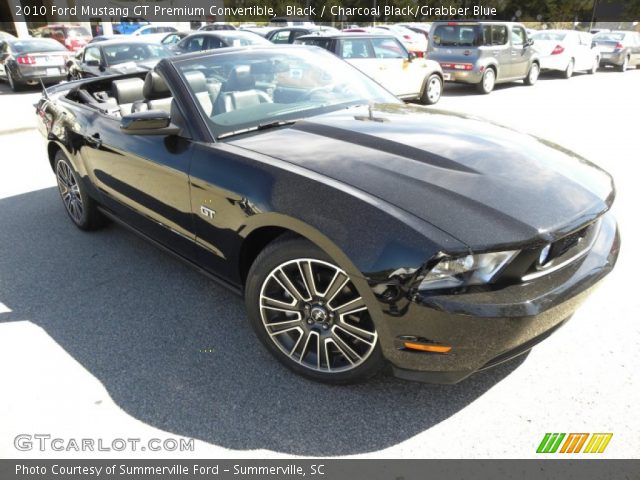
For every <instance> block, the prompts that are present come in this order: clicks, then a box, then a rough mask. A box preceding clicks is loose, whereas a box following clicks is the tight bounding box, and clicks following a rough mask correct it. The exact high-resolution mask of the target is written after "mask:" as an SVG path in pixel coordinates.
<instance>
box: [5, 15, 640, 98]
mask: <svg viewBox="0 0 640 480" xmlns="http://www.w3.org/2000/svg"><path fill="white" fill-rule="evenodd" d="M122 24H123V25H126V26H128V28H129V30H127V29H125V28H121V29H120V30H122V31H130V32H131V33H130V34H129V35H126V36H125V35H113V36H106V35H102V36H97V37H95V38H93V39H90V38H89V40H88V37H87V35H85V33H88V32H86V29H84V27H77V26H65V25H51V26H48V27H43V28H42V29H40V33H41V35H42V37H49V38H52V39H55V40H57V41H58V42H59V43H60V44H61V45H64V46H65V47H66V48H67V49H69V50H72V51H76V52H77V55H76V57H75V58H73V59H70V61H68V62H67V68H68V71H67V77H68V79H69V80H71V79H79V78H84V77H89V76H100V75H108V74H113V73H121V72H134V71H140V70H149V69H151V68H153V67H154V66H155V64H156V63H157V62H158V61H159V60H160V59H162V58H165V57H166V56H169V55H181V54H185V53H191V52H199V51H204V50H214V49H217V48H224V47H235V46H241V47H248V46H256V45H267V44H270V43H275V44H290V43H296V44H303V45H307V46H315V47H320V48H324V49H325V50H328V51H330V52H332V53H334V54H335V55H337V56H338V57H341V58H343V59H344V60H346V61H347V62H348V63H350V64H351V65H353V66H355V67H356V68H358V69H360V70H361V71H363V72H364V73H366V74H367V75H368V76H370V77H371V78H373V79H374V80H376V81H377V82H378V83H380V84H381V85H383V86H384V87H385V88H387V89H388V90H389V91H391V92H392V93H393V94H395V95H396V96H398V97H399V98H402V99H405V100H418V101H420V102H421V103H423V104H427V105H432V104H435V103H437V102H438V100H439V99H440V97H441V95H442V92H443V89H444V85H445V82H459V83H467V84H473V85H476V88H477V89H478V91H479V92H481V93H485V94H486V93H490V92H491V91H492V90H493V89H494V87H495V85H497V84H499V83H506V82H513V81H518V80H523V81H524V83H525V84H527V85H533V84H534V83H536V81H537V80H538V77H539V74H540V72H541V71H558V72H561V74H562V75H563V76H564V77H565V78H570V77H571V76H572V75H573V73H574V72H575V71H585V72H588V73H591V74H593V73H595V72H596V71H597V70H598V68H599V67H600V66H606V65H613V66H615V67H617V68H618V69H620V70H622V71H624V70H626V69H627V68H629V67H633V66H638V65H640V33H637V32H624V31H620V32H611V31H606V32H599V33H598V34H596V35H595V36H594V35H592V34H590V33H586V32H579V31H573V30H541V31H533V32H532V31H530V30H527V29H526V28H525V26H524V25H522V24H519V23H513V22H482V21H460V22H451V21H447V22H434V23H433V24H431V25H428V28H429V31H428V33H427V31H426V29H427V25H425V24H403V25H378V26H376V27H357V26H356V27H352V28H349V29H345V30H343V31H342V32H341V31H338V30H337V29H334V28H331V27H322V26H318V25H313V24H310V23H308V22H300V24H291V25H289V24H285V25H284V26H280V27H269V28H265V32H259V31H257V30H258V27H256V26H255V25H245V26H244V27H242V28H241V29H236V28H235V27H233V26H232V25H230V24H227V23H223V22H218V23H213V24H208V25H204V26H203V27H201V28H200V29H199V30H197V31H183V32H178V31H177V30H176V29H175V28H173V27H169V26H159V25H151V24H147V25H144V24H143V25H140V24H138V23H134V22H128V23H126V22H123V23H122ZM132 25H136V26H137V28H136V29H135V30H133V29H132V28H130V27H131V26H132ZM411 29H413V30H411ZM407 32H409V33H407ZM428 38H429V39H430V41H427V39H428ZM42 39H43V40H44V39H45V38H42ZM7 42H8V41H7ZM7 45H8V43H7ZM96 45H101V46H100V47H97V46H96ZM107 52H108V53H107ZM421 57H426V58H421ZM8 58H9V57H8V56H7V59H8ZM32 70H33V72H36V73H33V75H37V74H38V72H39V73H40V74H42V75H43V76H44V78H43V80H44V81H45V82H47V83H49V82H52V81H55V78H56V77H55V75H53V70H42V69H32ZM12 71H13V72H14V73H13V77H12V78H11V80H12V85H13V86H19V85H20V84H21V83H25V82H26V83H33V81H32V80H30V79H26V78H22V77H21V76H20V73H19V68H17V67H16V68H14V69H12ZM47 72H51V74H50V75H49V74H47V75H45V73H47ZM57 73H59V72H57ZM5 78H7V80H9V77H8V76H6V74H5ZM29 78H31V77H29ZM34 78H35V77H34Z"/></svg>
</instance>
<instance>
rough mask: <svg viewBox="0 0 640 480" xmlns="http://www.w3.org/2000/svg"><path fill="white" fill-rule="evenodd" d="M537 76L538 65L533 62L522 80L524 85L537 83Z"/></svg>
mask: <svg viewBox="0 0 640 480" xmlns="http://www.w3.org/2000/svg"><path fill="white" fill-rule="evenodd" d="M539 76H540V65H538V64H537V63H535V62H534V63H532V64H531V67H529V73H528V74H527V76H526V78H525V79H524V83H525V84H526V85H534V84H535V83H536V82H537V81H538V77H539Z"/></svg>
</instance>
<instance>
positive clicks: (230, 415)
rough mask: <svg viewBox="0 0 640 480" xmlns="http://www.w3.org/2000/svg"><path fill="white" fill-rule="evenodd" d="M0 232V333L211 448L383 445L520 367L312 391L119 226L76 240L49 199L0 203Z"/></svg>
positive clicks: (227, 303) (236, 308)
mask: <svg viewBox="0 0 640 480" xmlns="http://www.w3.org/2000/svg"><path fill="white" fill-rule="evenodd" d="M0 225H2V234H1V235H0V251H2V252H6V253H8V255H2V256H0V302H3V303H5V304H6V305H8V306H9V307H10V308H11V309H12V310H13V311H12V312H9V313H3V314H0V322H10V321H16V320H24V319H28V320H30V321H31V322H33V323H35V324H37V325H38V326H40V327H42V328H43V329H44V330H45V331H46V332H47V333H48V334H49V335H50V336H51V337H52V338H53V339H54V340H55V341H56V342H57V343H58V344H59V345H60V346H61V347H63V348H64V349H65V350H66V351H67V352H68V353H69V354H70V355H71V356H73V357H74V358H75V359H76V360H77V361H78V362H80V364H82V365H83V366H84V367H85V368H86V369H87V370H88V371H89V372H90V373H91V374H92V375H93V376H94V377H96V378H97V379H98V380H99V381H100V382H101V383H102V384H103V385H104V386H105V388H106V389H107V391H108V392H109V394H110V395H111V397H112V399H113V400H114V401H115V403H116V404H117V405H118V406H120V407H121V408H122V409H123V410H124V411H126V412H127V413H128V414H130V415H132V416H133V417H135V418H136V419H138V420H141V421H143V422H145V423H147V424H149V425H151V426H153V427H156V428H159V429H162V430H165V431H168V432H171V433H173V434H178V435H183V436H186V437H192V438H197V439H200V440H203V441H205V442H208V443H211V444H215V445H219V446H222V447H225V448H229V449H239V450H246V449H267V450H271V451H276V452H281V453H286V454H296V455H305V456H325V455H348V454H358V453H364V452H372V451H377V450H380V449H384V448H387V447H391V446H393V445H396V444H398V443H399V442H402V441H404V440H407V439H409V438H411V437H413V436H415V435H417V434H419V433H421V432H423V431H425V430H427V429H429V428H430V427H432V426H434V425H436V424H437V423H439V422H441V421H443V420H445V419H446V418H448V417H449V416H451V415H453V414H455V413H456V412H458V411H460V410H461V409H463V408H464V407H465V406H467V405H468V404H469V403H471V402H473V401H474V400H476V399H477V398H478V397H480V396H481V395H483V394H484V393H485V392H486V391H487V390H489V389H490V388H492V387H493V386H494V385H495V384H496V383H497V382H499V381H500V380H502V379H503V378H504V377H505V376H507V375H508V374H509V373H510V372H512V371H513V370H514V369H515V368H517V366H518V365H519V364H520V363H521V362H522V360H516V361H512V362H509V363H507V364H503V365H501V366H498V367H495V368H493V369H491V370H489V371H486V372H480V373H478V374H476V375H474V376H472V377H470V378H469V379H467V380H466V381H464V382H462V383H461V384H458V385H450V386H438V385H426V384H419V383H411V382H405V381H401V380H398V379H395V378H393V377H392V376H391V375H390V374H389V373H387V372H385V373H382V374H380V375H378V376H377V377H376V378H374V379H372V380H371V381H369V382H367V383H363V384H359V385H354V386H344V387H332V386H326V385H322V384H318V383H315V382H311V381H308V380H306V379H304V378H301V377H299V376H297V375H295V374H293V373H291V372H289V371H288V370H287V369H286V368H284V367H283V366H281V365H280V364H279V363H278V362H277V361H276V360H275V359H273V358H272V357H271V356H270V355H269V354H268V353H267V352H266V351H265V350H264V348H262V346H261V345H260V343H259V342H258V340H257V339H256V337H255V336H254V335H253V333H252V331H251V329H250V327H249V325H248V322H247V321H246V318H245V310H244V306H243V302H242V300H241V299H240V298H238V297H236V296H234V295H233V294H232V293H229V292H228V291H227V290H225V289H223V288H222V287H220V286H218V285H216V284H214V283H213V282H211V281H210V280H208V279H207V278H206V277H204V276H203V275H201V274H200V273H198V272H196V271H195V270H193V269H191V268H190V267H188V266H186V265H184V264H183V263H181V262H180V261H178V260H176V259H174V258H172V257H171V256H169V255H167V254H165V253H163V252H161V251H160V250H159V249H157V248H155V247H153V246H151V245H150V244H149V243H147V242H145V241H144V240H142V239H139V238H138V237H136V236H135V235H133V234H131V233H130V232H128V231H127V230H125V229H124V228H121V227H118V226H115V225H110V226H108V227H106V228H105V229H104V230H102V231H100V232H96V233H86V232H81V231H79V230H77V229H76V228H75V227H74V226H73V225H72V223H71V221H70V220H69V219H68V218H67V216H66V214H65V212H64V210H63V207H62V204H61V202H60V200H59V197H58V193H57V191H56V189H55V188H47V189H43V190H38V191H34V192H30V193H26V194H22V195H18V196H14V197H9V198H5V199H0ZM7 393H9V392H7ZM424 454H426V455H428V452H424Z"/></svg>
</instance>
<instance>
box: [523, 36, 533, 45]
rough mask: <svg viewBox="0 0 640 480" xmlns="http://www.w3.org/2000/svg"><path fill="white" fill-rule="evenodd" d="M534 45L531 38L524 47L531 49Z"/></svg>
mask: <svg viewBox="0 0 640 480" xmlns="http://www.w3.org/2000/svg"><path fill="white" fill-rule="evenodd" d="M533 44H534V41H533V39H532V38H529V39H528V40H527V41H526V42H525V43H524V46H525V47H530V46H532V45H533Z"/></svg>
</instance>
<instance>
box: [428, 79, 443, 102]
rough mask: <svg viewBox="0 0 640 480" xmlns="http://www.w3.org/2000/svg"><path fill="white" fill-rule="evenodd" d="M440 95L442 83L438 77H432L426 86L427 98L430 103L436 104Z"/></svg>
mask: <svg viewBox="0 0 640 480" xmlns="http://www.w3.org/2000/svg"><path fill="white" fill-rule="evenodd" d="M441 94H442V82H441V81H440V79H439V78H438V77H432V78H431V80H429V84H428V85H427V98H428V99H429V102H431V103H437V102H438V100H440V95H441Z"/></svg>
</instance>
